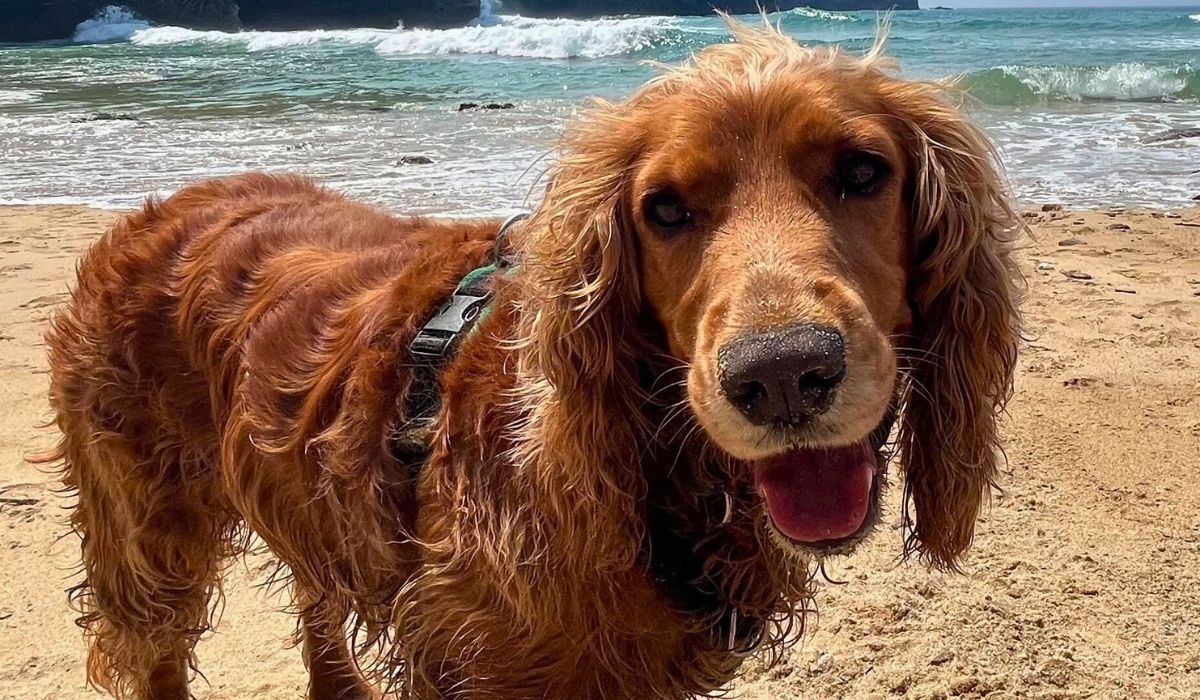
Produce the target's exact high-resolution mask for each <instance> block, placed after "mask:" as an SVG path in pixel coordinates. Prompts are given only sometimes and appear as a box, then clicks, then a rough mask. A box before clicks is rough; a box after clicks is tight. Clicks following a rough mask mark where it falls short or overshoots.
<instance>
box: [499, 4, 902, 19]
mask: <svg viewBox="0 0 1200 700" xmlns="http://www.w3.org/2000/svg"><path fill="white" fill-rule="evenodd" d="M760 7H762V8H764V9H766V10H767V11H768V12H774V11H776V10H791V9H794V8H797V7H812V8H816V9H818V10H842V11H850V10H892V9H895V10H916V9H918V7H917V0H807V1H805V0H504V11H505V12H517V13H520V14H523V15H528V16H531V17H596V16H599V15H620V14H628V15H709V14H712V13H713V11H714V10H724V11H725V12H729V13H731V14H735V15H748V14H757V13H758V11H759V8H760Z"/></svg>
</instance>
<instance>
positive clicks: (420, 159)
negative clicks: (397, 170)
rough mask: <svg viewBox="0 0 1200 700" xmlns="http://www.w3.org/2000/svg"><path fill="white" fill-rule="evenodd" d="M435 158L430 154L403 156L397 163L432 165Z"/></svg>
mask: <svg viewBox="0 0 1200 700" xmlns="http://www.w3.org/2000/svg"><path fill="white" fill-rule="evenodd" d="M432 163H433V159H432V158H430V157H429V156H403V157H401V158H400V160H398V161H396V165H430V164H432Z"/></svg>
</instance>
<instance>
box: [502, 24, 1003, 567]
mask: <svg viewBox="0 0 1200 700" xmlns="http://www.w3.org/2000/svg"><path fill="white" fill-rule="evenodd" d="M731 29H732V30H733V33H734V38H735V41H734V42H733V43H729V44H718V45H714V46H710V47H708V48H706V49H705V50H704V51H702V52H700V53H699V54H698V55H697V56H696V57H695V58H694V59H693V60H692V61H691V62H690V63H688V64H686V65H685V66H683V67H682V68H680V69H678V70H675V71H671V72H669V73H667V74H666V75H664V76H662V77H660V78H658V79H656V80H654V81H652V82H650V83H649V84H647V85H646V86H644V87H643V88H642V89H640V90H638V91H637V92H636V93H635V94H634V95H633V96H632V97H630V98H629V99H628V100H625V101H624V102H621V103H617V104H609V105H604V106H602V107H601V108H600V109H598V110H596V111H595V112H593V113H592V114H591V115H590V116H589V117H588V118H586V119H584V120H581V121H580V122H579V123H578V124H577V125H576V127H575V128H574V129H573V130H572V131H571V132H569V133H568V136H567V139H566V143H565V148H564V154H563V158H562V159H561V160H560V162H559V163H558V164H557V165H556V166H555V169H554V171H553V173H552V177H551V181H550V184H549V186H548V189H547V196H546V200H545V201H544V203H543V205H542V207H541V208H539V210H538V212H537V214H536V215H535V216H534V218H533V219H532V220H531V222H530V225H529V227H528V232H529V233H528V235H527V238H526V241H525V250H526V255H527V261H526V266H525V270H526V271H525V281H526V282H525V284H526V292H525V293H526V297H527V298H528V299H529V300H530V301H529V306H528V311H529V313H527V314H525V316H524V318H526V319H527V320H526V321H524V322H523V324H524V325H523V326H522V328H521V330H520V333H521V337H522V343H523V347H524V348H525V350H526V353H525V355H524V360H523V361H524V362H525V371H526V373H527V376H529V377H531V378H535V379H536V381H533V382H532V384H531V386H537V387H539V389H538V391H535V392H531V393H530V394H529V396H530V398H529V399H528V405H529V406H530V409H531V411H532V412H533V415H534V417H535V419H536V421H537V425H538V426H539V427H538V429H537V430H536V431H533V432H531V433H530V439H529V440H528V445H529V450H528V452H529V454H531V455H536V457H537V458H538V459H539V460H541V461H542V462H546V463H548V462H547V460H551V461H553V462H554V463H555V464H560V465H564V466H562V467H561V468H562V469H564V470H565V473H567V474H571V475H572V476H573V478H578V476H579V472H578V469H579V466H578V465H580V464H591V463H593V462H596V461H599V463H602V464H603V465H607V466H603V467H598V469H601V470H608V471H607V472H606V473H605V474H603V475H601V474H596V475H593V478H594V481H593V483H624V484H626V486H624V487H622V488H621V489H618V491H619V492H620V493H619V494H609V495H607V496H599V495H597V496H596V498H595V501H596V502H597V503H609V502H610V501H608V500H605V499H611V498H614V497H617V498H619V497H626V500H625V501H623V502H624V503H626V504H632V503H634V502H635V501H634V499H632V498H629V497H628V496H629V495H630V494H631V493H633V492H635V491H636V489H637V484H636V474H631V475H625V474H624V473H623V472H621V471H620V469H621V467H620V465H622V464H637V463H638V460H639V459H640V453H637V452H623V451H622V450H631V449H633V448H626V447H622V445H624V444H626V443H628V444H631V445H636V444H637V441H638V440H640V439H642V437H640V436H644V435H646V434H654V435H656V436H657V435H659V433H657V432H655V431H653V429H652V428H653V426H650V429H647V424H648V423H652V422H653V421H652V420H650V421H639V420H636V418H637V417H639V416H641V415H643V412H644V406H645V404H646V393H647V390H648V387H645V386H643V385H641V382H642V379H640V378H639V371H638V367H639V366H640V365H639V363H640V362H642V361H645V360H647V359H648V358H647V357H646V353H647V352H651V353H662V352H663V350H666V352H667V354H669V355H670V356H672V357H673V358H674V359H675V360H677V361H678V363H679V364H680V365H682V366H684V367H686V368H687V381H686V391H687V397H686V404H687V406H688V407H689V408H690V410H691V413H692V415H693V416H694V418H695V421H696V423H698V424H699V426H700V427H701V428H702V429H703V431H704V433H705V434H706V436H707V438H708V439H709V442H711V443H712V444H713V445H715V446H716V447H717V448H719V450H721V451H722V452H724V453H725V454H727V455H728V456H730V457H733V458H735V460H734V461H735V462H737V463H738V464H740V465H742V466H739V467H737V468H738V469H741V470H744V472H748V473H750V474H751V475H752V476H753V479H754V482H755V484H756V487H757V491H758V493H759V494H760V495H761V496H762V498H763V503H764V506H765V511H766V513H767V515H768V516H769V517H768V520H769V521H770V523H771V529H772V531H773V533H774V535H776V537H775V539H776V541H778V542H782V543H784V545H785V546H786V547H787V548H788V549H789V550H792V549H796V548H800V549H804V550H809V551H815V552H818V553H827V552H840V551H846V550H847V549H849V548H850V547H851V546H852V545H853V544H854V543H856V542H857V541H858V540H859V539H860V538H861V536H862V535H863V533H864V532H866V531H867V530H868V529H869V528H870V526H871V524H872V521H873V519H874V518H875V515H876V513H877V505H878V497H879V485H880V481H881V474H880V470H881V467H880V462H881V460H880V459H878V457H877V453H878V449H879V447H880V444H881V442H882V441H883V440H884V439H886V432H887V428H888V427H889V426H890V422H891V419H892V417H893V415H894V414H898V415H896V416H895V417H896V418H897V420H898V422H899V428H900V429H899V432H898V445H899V448H900V450H899V452H900V464H901V466H902V467H903V471H904V475H905V480H906V483H905V488H906V493H907V495H908V496H909V498H910V499H911V505H912V506H913V508H912V509H911V511H906V512H911V513H914V514H915V515H916V520H915V522H914V523H912V530H911V536H910V538H909V539H908V540H907V541H906V546H907V548H908V549H909V551H913V550H918V551H921V552H923V553H924V554H926V555H928V558H929V560H930V561H932V562H933V563H935V564H937V565H940V566H944V567H954V566H955V565H956V563H957V559H958V557H959V556H960V555H961V554H962V552H963V551H964V550H965V549H966V547H967V546H968V545H969V543H970V541H971V537H972V534H973V530H974V522H975V518H976V516H977V514H978V511H979V508H980V505H981V504H982V503H983V501H984V498H985V496H986V493H987V491H988V488H989V486H990V484H991V482H992V479H993V478H994V475H995V466H996V464H995V463H996V448H997V430H996V416H997V413H998V412H999V411H1000V409H1001V408H1002V406H1003V404H1004V402H1005V401H1006V400H1007V398H1008V395H1009V391H1010V388H1011V380H1012V372H1013V366H1014V364H1015V360H1016V342H1017V337H1018V332H1017V328H1018V320H1017V313H1016V302H1015V293H1014V284H1013V281H1014V273H1013V266H1012V262H1011V256H1010V252H1009V251H1010V240H1011V239H1010V233H1011V232H1012V231H1013V221H1014V219H1015V217H1014V215H1013V213H1012V210H1011V208H1010V207H1009V206H1008V204H1007V201H1006V195H1005V192H1004V188H1003V185H1002V180H1001V178H1000V177H999V175H998V173H997V172H996V170H995V167H994V165H993V162H992V160H991V157H990V156H991V149H990V145H989V143H988V141H987V139H986V137H985V136H984V135H983V134H982V133H981V132H980V131H979V130H978V129H976V128H975V127H974V126H972V125H971V123H970V122H969V121H968V120H967V119H966V118H965V117H964V116H963V115H962V113H961V112H960V111H959V110H958V109H957V107H956V106H955V105H954V104H953V103H952V101H951V100H950V99H947V98H948V95H947V93H946V91H945V90H944V89H943V88H941V87H939V86H937V85H932V84H928V83H917V82H909V81H906V80H903V79H900V78H897V77H895V76H893V75H891V74H890V73H889V72H888V71H887V66H888V64H887V61H886V59H883V58H881V56H880V54H879V51H880V50H881V47H876V50H875V51H873V52H871V53H870V54H869V55H867V56H865V57H861V58H859V57H853V56H849V55H847V54H845V53H843V52H840V51H838V50H836V49H832V48H816V49H811V48H806V47H802V46H798V45H797V44H796V43H795V42H793V41H792V40H791V39H790V38H788V37H786V36H784V35H783V34H781V33H779V32H778V31H776V30H775V29H773V28H769V27H768V28H763V29H761V30H756V29H752V28H749V27H746V26H744V25H739V24H737V23H731ZM647 311H648V312H650V313H651V314H652V315H653V316H654V317H655V318H656V319H657V321H658V323H659V325H660V326H661V328H662V329H663V330H664V334H665V336H666V344H667V346H668V347H667V348H665V349H664V348H646V347H645V346H644V340H645V338H644V337H641V338H639V337H638V334H637V331H636V320H637V319H638V318H639V317H640V315H642V314H645V313H646V312H647ZM645 335H655V334H645ZM898 368H903V369H902V370H901V369H898ZM901 371H902V372H903V375H904V378H903V380H902V379H901V376H900V375H901ZM630 418H632V419H635V420H629V419H630ZM614 431H623V433H622V436H623V439H615V438H613V439H609V436H611V435H612V434H613V433H614ZM668 433H669V431H668ZM647 439H651V438H647ZM652 439H659V438H657V437H656V438H652ZM597 440H599V442H598V441H597ZM547 444H553V445H555V447H554V449H551V450H547V449H546V447H545V445H547ZM600 453H603V455H601V454H600ZM566 465H569V466H566ZM744 475H745V474H744V473H742V474H739V475H737V476H744ZM623 479H629V480H630V481H623ZM626 507H627V510H628V512H627V513H625V514H624V515H622V516H621V518H620V520H622V521H624V520H629V519H632V518H634V517H635V514H634V512H633V507H632V506H626Z"/></svg>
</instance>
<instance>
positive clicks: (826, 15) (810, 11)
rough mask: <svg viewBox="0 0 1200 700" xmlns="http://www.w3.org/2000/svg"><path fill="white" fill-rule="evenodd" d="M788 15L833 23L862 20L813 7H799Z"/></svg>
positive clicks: (789, 11)
mask: <svg viewBox="0 0 1200 700" xmlns="http://www.w3.org/2000/svg"><path fill="white" fill-rule="evenodd" d="M788 14H792V15H798V16H800V17H805V18H807V19H821V20H828V21H832V22H858V21H860V20H861V19H862V18H861V17H855V16H854V15H848V14H846V13H844V12H831V11H829V10H818V9H816V8H812V7H797V8H793V9H791V10H788Z"/></svg>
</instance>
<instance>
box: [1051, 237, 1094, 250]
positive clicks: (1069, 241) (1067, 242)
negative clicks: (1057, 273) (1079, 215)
mask: <svg viewBox="0 0 1200 700" xmlns="http://www.w3.org/2000/svg"><path fill="white" fill-rule="evenodd" d="M1058 244H1059V245H1060V246H1063V247H1064V248H1065V247H1067V246H1072V245H1087V241H1085V240H1083V239H1082V238H1064V239H1062V240H1061V241H1059V242H1058Z"/></svg>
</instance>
